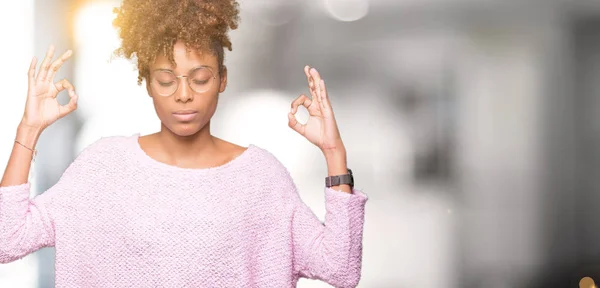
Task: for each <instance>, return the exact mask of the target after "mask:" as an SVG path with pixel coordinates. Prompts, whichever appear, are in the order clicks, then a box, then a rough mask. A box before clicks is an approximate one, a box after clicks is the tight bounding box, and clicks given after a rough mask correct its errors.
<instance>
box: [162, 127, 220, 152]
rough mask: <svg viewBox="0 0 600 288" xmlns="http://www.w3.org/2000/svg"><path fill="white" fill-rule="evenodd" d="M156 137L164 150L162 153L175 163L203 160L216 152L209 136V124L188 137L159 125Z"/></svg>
mask: <svg viewBox="0 0 600 288" xmlns="http://www.w3.org/2000/svg"><path fill="white" fill-rule="evenodd" d="M156 136H157V137H156V139H157V140H158V143H159V145H160V146H162V147H163V148H164V149H163V151H164V153H165V154H166V155H167V156H168V157H169V158H171V159H173V160H176V162H180V161H183V162H186V161H185V160H188V159H189V160H193V159H198V158H199V157H200V158H204V157H206V155H210V154H211V152H213V151H215V150H216V143H215V137H213V136H212V135H211V134H210V122H208V123H206V125H205V126H204V127H203V128H202V129H200V130H199V131H198V132H196V133H195V134H192V135H189V136H180V135H177V134H175V133H173V132H172V131H171V130H169V129H168V128H167V127H165V126H164V125H161V129H160V132H158V133H157V135H156Z"/></svg>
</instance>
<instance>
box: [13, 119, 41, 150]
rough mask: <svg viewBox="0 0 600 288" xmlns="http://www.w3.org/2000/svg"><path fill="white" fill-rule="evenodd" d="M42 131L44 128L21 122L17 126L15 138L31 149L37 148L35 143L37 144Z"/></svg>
mask: <svg viewBox="0 0 600 288" xmlns="http://www.w3.org/2000/svg"><path fill="white" fill-rule="evenodd" d="M41 133H42V129H40V128H37V127H32V126H29V125H26V124H23V123H21V124H19V126H18V127H17V135H16V137H15V140H16V141H19V142H20V143H22V144H23V145H26V146H27V147H29V148H31V149H35V145H36V144H37V140H38V139H39V137H40V135H41Z"/></svg>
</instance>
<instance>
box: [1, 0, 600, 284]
mask: <svg viewBox="0 0 600 288" xmlns="http://www.w3.org/2000/svg"><path fill="white" fill-rule="evenodd" d="M240 4H241V25H240V28H239V29H238V30H236V31H233V32H232V33H231V36H232V42H233V52H229V53H227V54H226V65H227V66H228V68H229V85H228V88H227V90H226V92H225V93H224V94H222V96H221V98H220V103H219V108H218V110H217V113H216V115H215V116H214V119H213V128H212V130H213V131H214V133H215V134H216V135H217V136H219V137H222V138H225V139H226V140H229V141H233V142H235V143H237V144H240V145H248V144H250V143H253V144H255V145H258V146H261V147H263V148H266V149H268V150H270V151H272V152H273V153H274V154H275V155H276V156H277V157H278V158H279V159H280V160H281V161H282V162H283V163H284V164H285V165H286V166H287V167H288V169H289V170H290V171H291V173H292V176H293V177H294V179H295V181H296V184H297V185H298V187H299V190H300V193H301V197H302V198H303V200H304V201H305V202H306V203H307V204H308V205H309V206H310V207H311V208H313V210H314V211H315V213H316V214H317V216H318V217H320V218H321V219H323V218H324V215H325V207H324V195H323V185H322V184H323V182H322V181H323V177H324V176H326V166H325V161H324V158H323V157H322V155H321V154H320V152H319V151H318V149H317V148H316V147H314V146H312V144H310V143H308V142H307V141H305V140H304V139H302V138H301V137H300V136H298V135H296V134H295V132H293V131H292V130H291V129H289V128H288V127H287V117H286V114H287V112H288V111H289V105H290V103H291V101H292V100H293V99H294V98H295V97H297V96H298V95H300V94H302V93H307V90H308V89H307V85H306V78H305V76H304V74H303V70H302V69H303V67H304V65H307V64H308V65H311V66H314V67H316V68H317V69H319V70H320V72H321V74H322V75H323V77H324V79H325V81H326V82H327V86H328V90H329V94H330V97H331V101H332V105H333V107H334V111H335V113H336V117H337V119H338V122H339V125H340V129H341V132H342V137H343V139H344V141H345V144H346V146H347V150H348V162H349V163H348V164H349V166H350V168H352V169H353V170H354V173H355V181H356V186H357V188H360V189H362V190H364V191H365V192H366V193H367V194H368V195H369V197H370V200H369V202H368V203H367V206H366V207H367V208H366V209H367V211H366V222H365V231H364V241H363V245H364V254H363V274H362V275H363V276H362V280H361V282H360V284H359V287H436V288H439V287H449V288H453V287H488V288H490V287H491V288H496V287H579V286H578V283H579V280H580V279H581V278H582V277H584V276H589V277H592V278H594V279H596V281H600V217H598V215H597V214H596V213H595V212H596V208H597V207H598V206H599V205H600V193H598V192H600V177H598V176H597V175H596V173H598V171H600V96H597V95H600V1H598V0H539V1H536V0H504V1H500V0H496V1H493V0H242V1H240ZM10 5H11V8H10V9H0V27H1V28H0V29H1V31H2V35H3V37H2V44H3V45H0V55H2V59H3V60H2V63H3V69H0V79H2V81H3V85H2V90H1V91H2V94H3V95H1V96H0V97H2V101H0V119H1V125H0V133H1V134H0V135H2V136H0V165H1V167H5V165H6V162H7V160H8V157H9V153H10V149H11V147H12V145H13V140H14V135H15V132H16V127H17V124H18V123H19V120H20V119H21V116H22V113H23V109H24V104H25V96H26V91H27V76H26V73H27V69H28V67H29V63H30V60H31V57H32V56H34V55H35V56H37V57H38V58H43V56H44V54H45V51H46V49H47V48H48V46H49V45H50V44H54V45H56V47H57V53H59V54H60V53H62V52H64V51H66V50H67V49H73V50H74V52H75V53H74V56H73V58H71V60H69V62H68V63H67V64H66V65H64V66H63V68H62V69H61V70H60V71H59V73H58V75H57V78H56V79H57V80H58V79H61V78H63V77H66V78H68V79H69V80H71V81H72V83H74V84H75V86H76V91H77V92H78V94H79V95H80V104H79V109H78V110H77V111H76V113H74V114H71V115H69V116H67V117H66V118H63V119H62V120H60V121H58V122H57V123H55V124H54V125H52V126H51V127H49V128H48V129H47V130H46V131H45V132H44V133H43V135H42V136H41V138H40V140H39V142H38V147H37V148H38V150H39V154H38V158H37V161H36V164H35V175H34V180H33V182H32V185H33V187H34V190H35V191H34V194H39V193H43V191H45V190H46V189H48V188H49V187H51V186H52V185H54V183H56V181H57V180H58V179H59V177H60V175H61V174H62V173H63V171H64V170H65V168H66V167H67V166H68V165H69V164H70V163H71V162H72V161H73V159H74V158H75V157H76V156H77V155H78V153H79V151H81V150H82V149H83V147H85V146H87V145H89V144H91V143H92V142H94V141H95V140H98V139H99V138H100V137H104V136H111V135H131V134H134V133H138V132H139V133H141V134H150V133H153V132H155V131H158V130H159V128H160V127H159V125H160V123H159V120H158V118H157V117H156V115H155V112H154V108H153V106H152V102H151V99H150V98H149V97H148V95H147V93H146V91H145V89H144V88H143V86H141V87H140V86H137V78H136V77H137V72H136V71H135V69H134V68H135V66H134V65H133V64H132V63H130V62H127V61H125V60H122V59H113V57H111V53H112V51H113V50H114V49H115V48H117V47H118V45H119V40H118V38H117V35H116V33H115V30H114V29H113V28H112V24H111V22H112V19H113V14H112V8H113V7H116V6H118V5H119V1H112V0H111V1H103V0H96V1H91V0H90V1H82V0H79V1H77V0H20V1H11V2H10ZM64 94H65V95H62V94H61V95H60V99H61V102H62V103H66V102H67V101H68V99H67V98H68V96H67V95H66V93H64ZM301 114H303V115H301V116H302V117H304V119H306V117H307V114H306V113H305V112H303V113H301ZM1 172H2V171H0V173H1ZM32 196H35V195H32ZM53 262H54V250H53V248H45V249H42V250H40V251H38V252H36V253H33V254H31V255H29V256H27V257H26V258H24V259H22V260H19V261H16V262H13V263H10V264H5V265H0V287H24V288H25V287H27V288H30V287H31V288H33V287H35V288H38V287H39V288H41V287H44V288H48V287H53V281H54V264H53ZM74 265H77V263H74ZM298 287H330V286H328V285H327V284H324V283H322V282H318V281H312V280H305V279H303V280H301V281H300V282H299V284H298Z"/></svg>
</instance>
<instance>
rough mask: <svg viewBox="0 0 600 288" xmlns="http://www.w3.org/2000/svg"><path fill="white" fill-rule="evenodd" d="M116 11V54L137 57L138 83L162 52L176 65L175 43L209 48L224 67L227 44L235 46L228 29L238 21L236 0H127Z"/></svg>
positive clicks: (199, 48)
mask: <svg viewBox="0 0 600 288" xmlns="http://www.w3.org/2000/svg"><path fill="white" fill-rule="evenodd" d="M113 12H114V13H115V14H116V18H115V19H114V20H113V26H114V27H115V28H117V30H118V33H119V37H120V38H121V46H120V47H119V48H118V49H117V50H116V51H115V54H116V55H117V56H121V57H125V58H126V59H129V60H137V68H138V72H139V74H138V85H141V83H142V81H143V79H146V80H147V79H148V77H149V75H150V65H151V64H152V63H153V62H154V61H155V59H156V57H157V56H158V55H159V53H161V54H163V55H165V56H167V58H168V59H169V60H170V61H171V63H172V64H173V65H175V60H174V57H173V46H174V45H175V43H176V42H177V41H183V42H184V43H185V44H186V46H187V47H188V48H190V49H197V50H199V51H210V52H212V53H213V54H214V55H216V56H217V59H218V63H219V70H220V71H221V72H222V70H223V69H224V65H223V61H224V49H223V48H224V47H225V48H227V49H228V50H229V51H231V50H232V47H231V41H230V39H229V35H228V32H229V30H235V29H237V27H238V22H239V4H238V3H237V1H235V0H124V1H123V2H122V3H121V6H120V7H119V8H115V9H114V10H113Z"/></svg>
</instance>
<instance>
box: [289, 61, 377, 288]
mask: <svg viewBox="0 0 600 288" xmlns="http://www.w3.org/2000/svg"><path fill="white" fill-rule="evenodd" d="M304 73H305V74H306V77H307V80H308V87H309V90H310V95H311V97H310V98H309V97H307V96H306V95H300V97H298V98H297V99H296V100H294V102H292V109H291V111H290V113H289V114H288V119H289V122H288V125H289V126H290V128H292V129H293V130H294V131H296V132H298V133H299V134H300V135H302V136H304V137H305V138H306V139H307V140H308V141H310V142H311V143H313V144H315V146H317V147H319V149H321V151H322V152H323V154H324V156H325V159H326V160H327V171H328V172H327V173H328V174H329V176H335V175H342V174H346V173H347V172H348V169H347V167H346V149H345V146H344V144H343V142H342V139H341V136H340V132H339V129H338V127H337V121H336V120H335V116H334V114H333V109H332V108H331V103H330V102H329V97H328V94H327V89H326V87H325V81H323V79H321V75H320V74H319V72H317V70H316V69H314V68H310V67H309V66H306V67H304ZM300 105H302V106H304V107H306V109H307V110H308V113H309V118H308V121H307V122H306V124H302V123H300V122H298V120H297V119H296V117H295V116H294V115H295V114H296V112H297V111H298V107H299V106H300ZM288 177H289V175H288ZM288 182H291V180H288ZM289 189H290V190H293V191H296V187H295V185H293V183H292V184H290V185H289ZM294 195H297V193H294ZM366 201H367V196H366V195H365V194H363V193H362V192H360V191H358V190H353V189H351V187H350V186H349V185H340V186H336V187H331V188H327V189H325V209H326V214H325V223H321V222H320V221H319V220H318V219H317V217H316V216H315V215H314V213H313V212H312V211H311V210H310V209H309V208H308V207H307V206H306V205H305V204H304V203H303V202H302V201H301V200H300V199H299V197H296V198H295V209H294V215H293V220H292V235H293V245H294V275H296V276H298V277H306V278H311V279H320V280H323V281H325V282H327V283H329V284H331V285H334V286H336V287H355V286H356V285H358V281H359V280H360V274H361V265H362V264H361V262H362V234H363V224H364V206H365V203H366Z"/></svg>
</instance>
